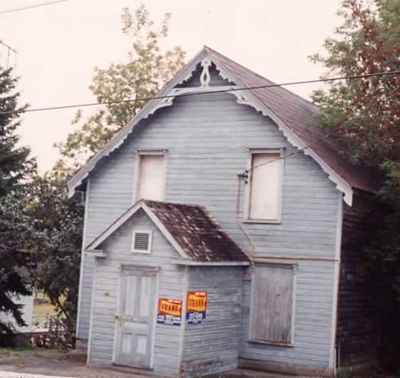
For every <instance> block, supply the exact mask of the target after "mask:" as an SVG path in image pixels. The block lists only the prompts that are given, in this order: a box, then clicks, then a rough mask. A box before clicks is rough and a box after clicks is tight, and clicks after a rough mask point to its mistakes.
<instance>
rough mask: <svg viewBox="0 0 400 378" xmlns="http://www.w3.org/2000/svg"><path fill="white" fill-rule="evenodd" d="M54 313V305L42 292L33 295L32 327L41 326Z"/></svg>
mask: <svg viewBox="0 0 400 378" xmlns="http://www.w3.org/2000/svg"><path fill="white" fill-rule="evenodd" d="M53 315H55V307H54V306H53V305H52V304H51V303H50V301H49V299H48V298H47V297H46V296H45V295H44V294H43V293H37V294H36V295H35V299H34V304H33V322H32V323H33V325H34V327H39V328H41V327H43V326H44V325H45V324H46V323H47V320H48V318H49V316H53Z"/></svg>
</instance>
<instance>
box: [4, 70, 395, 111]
mask: <svg viewBox="0 0 400 378" xmlns="http://www.w3.org/2000/svg"><path fill="white" fill-rule="evenodd" d="M399 74H400V70H396V71H386V72H376V73H371V74H364V75H354V76H336V77H331V78H324V79H313V80H300V81H289V82H283V83H279V84H275V83H274V84H264V85H255V86H248V87H238V88H237V87H236V88H235V87H230V88H227V89H218V90H209V91H202V92H192V93H182V94H177V95H163V96H154V97H142V98H135V99H126V100H120V101H110V102H88V103H80V104H70V105H59V106H46V107H41V108H30V109H27V110H25V111H24V112H25V113H33V112H44V111H51V110H65V109H73V108H85V107H93V106H101V105H116V104H123V103H127V102H147V101H150V100H163V99H168V98H177V97H188V96H199V95H202V96H203V95H209V94H214V93H228V92H239V91H246V90H253V89H267V88H278V87H288V86H295V85H305V84H315V83H324V82H333V81H339V80H359V79H368V78H371V77H379V76H395V75H399ZM10 113H13V112H0V114H10Z"/></svg>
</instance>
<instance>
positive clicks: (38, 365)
mask: <svg viewBox="0 0 400 378" xmlns="http://www.w3.org/2000/svg"><path fill="white" fill-rule="evenodd" d="M7 372H12V373H19V374H18V375H14V374H8V373H7ZM25 374H27V375H26V377H27V378H28V377H29V378H36V376H39V377H40V378H41V376H50V377H85V378H127V377H131V378H143V377H147V378H148V376H146V375H143V374H139V373H138V374H133V373H132V372H130V373H127V372H122V371H114V370H110V369H98V368H88V367H87V366H85V361H84V360H83V359H82V357H81V356H79V355H76V354H70V353H65V352H62V351H57V350H46V349H26V350H13V349H0V378H8V377H10V378H11V377H12V378H14V377H16V378H17V377H18V378H25Z"/></svg>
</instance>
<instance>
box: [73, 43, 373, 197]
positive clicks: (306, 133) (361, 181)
mask: <svg viewBox="0 0 400 378" xmlns="http://www.w3.org/2000/svg"><path fill="white" fill-rule="evenodd" d="M204 61H207V62H212V63H213V64H214V65H215V67H216V69H217V70H218V71H219V74H220V75H221V76H222V77H223V78H225V79H227V80H228V81H229V82H232V83H235V85H236V87H239V88H247V87H255V86H258V87H259V86H268V85H274V83H273V82H271V81H270V80H268V79H266V78H264V77H262V76H260V75H258V74H256V73H254V72H252V71H251V70H249V69H247V68H245V67H243V66H241V65H240V64H238V63H236V62H234V61H232V60H230V59H229V58H227V57H225V56H224V55H222V54H220V53H218V52H216V51H215V50H212V49H210V48H209V47H204V48H203V50H202V51H201V52H200V53H198V54H197V55H196V56H195V57H194V58H193V59H192V60H191V61H190V62H189V63H188V64H187V65H186V66H185V67H183V68H182V69H181V70H180V71H179V72H178V73H177V74H176V75H175V77H174V78H173V79H172V80H171V81H170V82H168V83H167V84H166V85H165V86H164V87H163V89H162V90H161V91H160V93H159V94H158V96H157V97H163V96H170V97H168V98H161V99H154V100H151V101H149V102H148V103H147V104H146V105H145V106H144V107H143V108H142V109H141V110H140V111H139V112H138V114H137V115H136V116H135V117H134V118H133V120H132V121H131V122H130V123H129V124H128V125H127V126H126V127H124V128H123V129H121V130H120V131H119V132H118V133H117V134H116V135H115V136H114V138H112V140H111V141H110V142H109V143H108V144H107V145H106V146H105V147H104V148H103V150H102V151H100V152H98V153H97V154H96V155H94V156H93V157H92V158H91V159H90V160H89V161H88V162H87V163H86V165H85V166H83V167H82V168H81V169H80V170H79V171H78V172H77V173H76V174H75V175H74V176H73V177H72V178H71V180H70V181H69V182H68V187H69V192H70V195H72V194H73V192H74V190H75V189H76V188H77V187H79V186H80V185H81V184H82V183H83V182H84V180H85V179H86V178H87V176H88V175H89V174H90V172H91V171H92V170H93V169H94V168H95V167H96V165H97V163H98V162H99V161H100V160H102V159H103V158H106V157H107V156H108V155H109V154H111V153H112V152H113V151H114V150H115V149H117V148H119V146H121V145H122V143H123V142H124V141H125V140H126V138H127V136H128V135H129V134H130V133H131V132H132V130H133V128H134V127H135V126H136V125H137V124H138V123H139V122H140V121H141V120H143V119H145V118H147V117H149V116H150V115H151V114H153V113H154V112H155V111H157V110H158V109H160V108H162V107H166V106H171V105H172V104H173V100H174V97H177V96H179V91H176V90H174V88H175V87H177V86H178V85H179V84H181V83H182V82H184V81H186V80H188V79H189V78H190V77H191V76H192V75H193V72H194V71H195V70H196V68H197V67H198V66H199V64H202V62H204ZM203 67H204V66H203ZM209 88H212V87H209ZM203 89H204V88H203ZM230 93H232V94H233V95H235V96H236V98H237V102H238V103H241V104H247V105H249V106H252V107H253V108H254V109H256V110H257V111H259V112H261V113H262V114H263V115H265V116H268V117H269V118H271V119H272V120H273V121H274V122H275V123H276V125H277V127H278V128H279V129H280V130H281V131H282V133H283V134H284V136H285V137H286V138H287V139H288V141H289V142H290V143H291V144H292V145H293V146H295V147H297V148H299V149H301V150H302V151H303V153H304V154H306V155H309V156H310V157H312V158H313V159H314V160H315V161H316V162H317V163H318V164H319V165H320V167H321V168H322V169H323V171H324V172H326V173H327V175H328V176H329V178H330V180H331V181H333V182H334V183H335V184H336V186H337V188H338V190H340V191H342V192H343V193H344V195H345V197H344V198H345V201H346V202H347V203H348V204H349V205H351V202H352V193H353V189H360V190H364V191H370V192H374V191H376V190H377V189H378V186H377V182H376V181H375V180H374V178H373V177H371V175H370V174H369V173H368V172H367V171H365V170H362V169H360V168H358V167H355V166H353V165H352V164H351V163H350V162H349V161H348V160H346V159H344V158H343V157H342V156H341V155H340V153H339V148H338V147H337V146H335V145H334V144H333V143H332V142H331V141H328V140H327V138H326V136H325V135H324V133H323V132H322V130H321V128H320V127H319V126H318V122H319V120H318V119H319V111H318V108H317V107H316V106H315V105H313V104H312V103H311V102H309V101H307V100H305V99H303V98H301V97H299V96H298V95H296V94H294V93H292V92H290V91H288V90H287V89H285V88H283V87H279V86H276V87H272V88H258V89H246V90H244V91H232V92H230Z"/></svg>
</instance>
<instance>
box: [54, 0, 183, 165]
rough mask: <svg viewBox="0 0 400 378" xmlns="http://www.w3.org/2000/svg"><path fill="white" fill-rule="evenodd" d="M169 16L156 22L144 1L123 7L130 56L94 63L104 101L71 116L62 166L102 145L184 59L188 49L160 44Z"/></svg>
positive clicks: (96, 87) (99, 95)
mask: <svg viewBox="0 0 400 378" xmlns="http://www.w3.org/2000/svg"><path fill="white" fill-rule="evenodd" d="M169 21H170V14H168V13H167V14H165V15H164V18H163V20H162V22H161V25H160V26H159V27H157V26H156V25H155V23H154V21H153V20H152V19H151V18H150V14H149V11H148V10H147V9H146V7H145V6H144V5H143V4H142V5H140V6H139V7H138V8H137V9H135V10H134V11H133V12H131V11H130V10H129V9H128V8H125V9H123V13H122V32H123V33H124V34H125V35H126V36H128V37H129V38H131V39H132V48H131V51H130V52H129V54H128V58H129V59H128V62H127V63H125V64H111V66H109V67H108V68H105V69H101V68H96V69H95V76H94V79H93V82H92V84H91V85H90V87H89V88H90V90H91V91H92V92H93V94H94V95H95V96H96V99H97V101H98V102H100V103H104V104H105V106H104V109H101V110H99V111H97V112H96V113H94V114H92V115H90V116H89V117H88V118H87V119H85V120H84V119H83V112H82V111H78V112H77V114H76V116H75V118H74V120H73V122H72V124H73V125H74V126H75V127H76V130H75V131H73V132H72V133H70V134H69V135H68V137H67V140H66V141H65V142H64V143H61V144H59V145H58V148H59V151H60V153H61V156H62V159H61V160H60V161H58V163H57V165H56V169H57V170H58V172H67V173H70V172H72V171H73V170H75V169H77V168H78V167H79V166H80V165H81V164H82V162H84V161H85V160H86V159H87V158H88V157H89V156H91V155H93V154H94V153H96V152H97V151H98V150H99V149H101V148H102V147H103V146H104V145H105V143H107V141H109V140H110V138H111V137H112V136H113V135H114V134H115V132H117V131H118V130H119V129H121V128H122V127H123V126H125V125H126V124H127V123H128V121H129V120H130V119H131V118H132V117H133V116H134V115H135V114H136V113H137V112H138V110H139V109H140V108H141V107H142V106H143V104H144V103H145V101H134V100H135V99H142V98H148V97H151V96H154V95H155V94H156V93H157V92H158V91H159V89H160V87H161V85H162V84H164V83H165V82H167V81H168V80H169V79H170V78H171V77H172V76H173V75H174V74H175V72H176V71H177V70H178V69H179V68H180V67H181V66H182V65H183V62H184V56H185V53H184V51H183V50H182V49H181V48H180V47H174V48H172V49H167V50H163V49H162V48H161V45H162V42H163V40H165V39H166V38H167V37H168V30H169ZM131 100H133V101H131Z"/></svg>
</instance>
